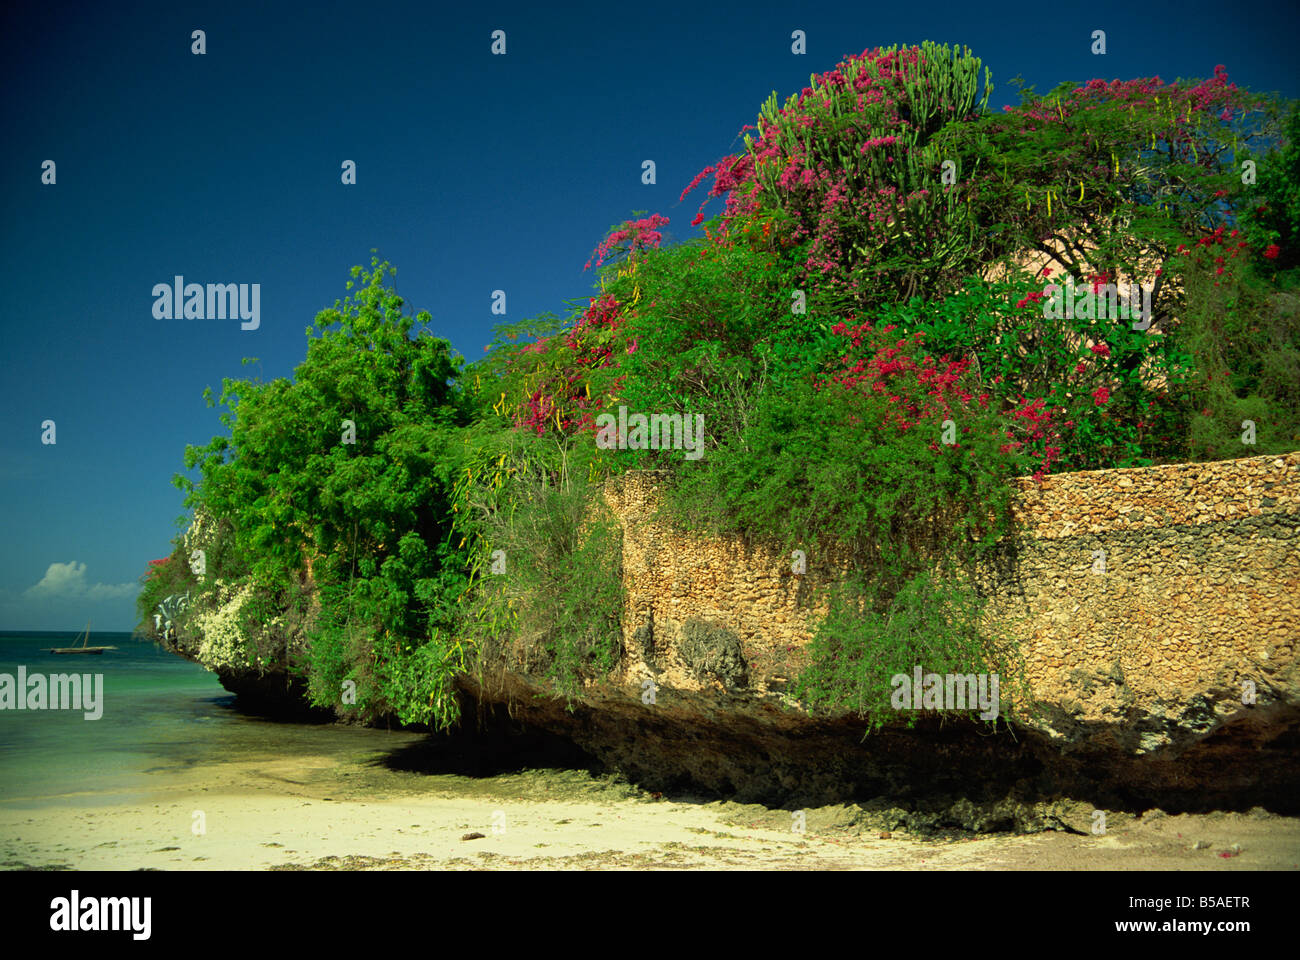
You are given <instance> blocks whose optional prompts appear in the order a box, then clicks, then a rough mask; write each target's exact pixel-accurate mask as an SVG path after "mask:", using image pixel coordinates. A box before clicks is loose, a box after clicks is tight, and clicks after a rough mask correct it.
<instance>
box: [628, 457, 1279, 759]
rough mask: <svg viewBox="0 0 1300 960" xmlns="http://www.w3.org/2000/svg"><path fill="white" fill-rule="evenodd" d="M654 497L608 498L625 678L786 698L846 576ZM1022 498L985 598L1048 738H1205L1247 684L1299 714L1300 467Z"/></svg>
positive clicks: (1239, 469) (1031, 490) (1215, 466)
mask: <svg viewBox="0 0 1300 960" xmlns="http://www.w3.org/2000/svg"><path fill="white" fill-rule="evenodd" d="M664 481H665V478H664V477H663V476H662V475H660V474H656V473H652V472H645V473H634V474H629V475H626V476H624V477H621V478H619V479H618V480H617V481H614V482H612V483H610V484H609V486H608V487H607V488H606V500H607V502H608V503H609V505H610V507H611V509H612V510H613V512H614V514H615V516H616V517H617V518H618V519H619V520H620V521H621V523H622V525H623V530H624V538H623V569H624V578H625V586H626V593H627V608H626V611H625V617H624V643H625V649H626V653H627V656H626V658H625V663H624V668H623V670H624V675H623V677H622V678H621V679H622V681H623V682H624V683H641V682H643V680H644V678H646V677H654V678H655V679H656V682H657V683H660V684H664V683H666V684H669V685H671V686H672V687H673V688H675V689H678V690H683V691H690V690H697V691H707V690H710V689H712V690H714V691H717V692H722V690H724V689H725V690H728V691H730V692H733V693H735V692H738V691H743V692H744V694H745V695H746V696H750V695H758V696H767V695H776V696H782V695H783V691H784V690H785V689H786V686H787V684H788V682H789V681H790V680H791V679H792V678H793V677H794V676H796V675H797V673H798V671H799V670H801V669H802V667H803V666H804V665H805V664H806V663H807V649H808V645H809V643H810V641H811V638H812V634H813V631H814V630H815V628H816V623H817V620H818V618H819V617H820V616H821V615H823V614H824V612H825V597H826V593H827V590H828V589H829V588H830V587H831V586H832V585H833V584H834V583H835V582H836V580H837V579H838V577H839V575H840V571H841V569H842V567H841V564H840V563H839V562H837V560H836V559H835V558H834V557H833V556H826V555H823V554H820V553H819V551H818V549H817V547H816V545H815V544H810V545H807V546H806V547H805V548H804V551H805V552H806V555H807V557H806V564H807V569H806V573H804V574H802V575H797V574H795V573H794V572H793V570H792V566H793V565H794V559H795V558H792V557H791V556H789V555H786V554H777V553H775V552H774V551H771V550H764V549H762V548H757V547H748V548H747V547H746V546H744V545H742V544H740V543H738V542H732V541H725V540H718V539H713V538H709V537H702V536H695V535H688V534H684V533H680V532H677V531H674V530H672V529H670V528H669V527H667V526H666V525H665V524H663V523H660V522H658V521H656V520H655V519H654V511H655V507H656V505H657V503H658V502H659V498H660V495H661V488H660V487H661V484H662V483H663V482H664ZM1017 486H1018V491H1019V495H1018V498H1017V504H1016V510H1017V513H1018V515H1019V516H1020V517H1021V518H1022V519H1023V521H1024V527H1023V531H1022V533H1021V534H1020V535H1019V536H1018V537H1017V538H1016V540H1015V541H1014V542H1013V543H1010V544H1007V545H1006V546H1007V548H1008V549H1007V551H1006V555H1005V557H1004V558H1003V559H1002V560H1001V561H1000V562H999V563H998V564H997V565H996V566H992V565H991V566H990V567H989V568H987V569H985V570H983V571H981V579H982V581H983V582H982V586H983V587H984V588H985V589H986V590H987V591H988V592H989V594H990V597H991V602H990V605H989V608H988V616H989V617H990V620H991V621H992V622H993V624H994V625H995V626H997V627H998V628H1000V629H1001V630H1002V632H1003V633H1004V634H1006V635H1009V636H1011V637H1012V638H1014V639H1015V640H1017V641H1018V643H1019V646H1020V649H1021V652H1022V653H1023V655H1024V659H1025V665H1026V670H1027V679H1028V681H1029V683H1030V688H1031V690H1032V693H1033V695H1034V697H1035V698H1036V699H1039V700H1042V701H1046V702H1048V703H1051V704H1053V705H1054V706H1055V707H1057V708H1058V709H1057V710H1055V711H1054V716H1055V718H1056V719H1054V720H1052V721H1051V722H1052V723H1054V724H1061V723H1063V722H1068V721H1069V720H1078V721H1088V722H1092V721H1101V722H1106V721H1111V722H1118V721H1120V720H1123V719H1124V718H1125V717H1137V716H1151V715H1152V714H1154V715H1156V716H1162V715H1167V716H1168V717H1169V719H1170V720H1173V721H1175V723H1176V725H1178V726H1181V727H1186V726H1187V725H1188V724H1190V725H1191V726H1193V727H1195V726H1196V725H1197V724H1203V725H1204V727H1205V728H1206V729H1208V728H1210V727H1213V726H1215V725H1216V724H1217V723H1218V722H1221V721H1223V720H1225V719H1228V718H1229V717H1230V715H1233V714H1235V713H1237V712H1239V711H1241V710H1242V709H1244V708H1243V706H1242V703H1241V701H1242V690H1243V681H1245V680H1251V681H1253V683H1254V684H1255V686H1256V688H1257V691H1258V701H1259V704H1260V705H1265V704H1269V703H1273V702H1280V701H1291V702H1294V697H1295V693H1296V685H1297V684H1296V681H1297V675H1296V674H1297V671H1296V667H1295V652H1296V643H1297V638H1298V637H1300V626H1298V624H1300V453H1291V454H1287V455H1283V456H1264V457H1250V458H1246V459H1241V460H1228V461H1219V462H1216V463H1197V464H1179V465H1171V466H1160V467H1146V468H1139V469H1129V470H1101V471H1090V472H1086V473H1074V474H1065V475H1060V476H1055V477H1049V478H1048V479H1047V480H1046V481H1045V482H1044V483H1043V484H1042V485H1041V486H1040V485H1038V484H1035V483H1034V481H1032V480H1029V479H1025V480H1021V481H1017ZM684 637H685V638H686V639H687V640H688V641H689V642H686V643H683V638H684ZM700 638H704V639H705V640H707V639H708V638H718V639H717V642H716V643H714V644H713V646H712V647H710V646H709V645H708V644H707V643H705V642H704V640H701V639H700ZM728 644H730V645H731V646H732V647H734V648H735V649H734V650H732V649H724V648H725V647H727V645H728ZM700 650H708V651H711V654H710V656H709V657H703V656H702V655H701V654H700V653H699V652H698V651H700ZM737 661H739V663H740V664H741V666H740V667H739V668H737V667H736V665H735V664H736V662H737ZM722 662H725V663H728V664H731V666H729V667H727V668H726V669H723V668H721V667H719V666H718V663H722ZM1046 729H1047V732H1048V733H1050V734H1057V733H1058V732H1059V731H1057V730H1054V729H1052V728H1051V727H1050V726H1048V727H1047V728H1046ZM1141 737H1142V739H1141V743H1140V744H1135V748H1136V749H1137V750H1138V751H1139V752H1143V751H1145V750H1148V749H1154V748H1156V747H1157V746H1160V745H1163V744H1164V743H1166V742H1167V734H1166V733H1164V732H1161V731H1160V729H1159V728H1158V727H1157V728H1153V729H1152V730H1151V731H1150V732H1149V733H1147V734H1142V735H1141Z"/></svg>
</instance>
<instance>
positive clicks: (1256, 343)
mask: <svg viewBox="0 0 1300 960" xmlns="http://www.w3.org/2000/svg"><path fill="white" fill-rule="evenodd" d="M1198 259H1199V260H1204V261H1207V262H1209V263H1211V264H1212V261H1210V260H1209V257H1208V256H1207V255H1201V256H1200V257H1197V256H1192V257H1189V258H1188V262H1187V264H1186V268H1185V269H1184V270H1183V271H1182V274H1181V277H1182V281H1183V285H1184V290H1185V295H1184V297H1183V302H1182V305H1181V306H1180V308H1179V313H1180V316H1179V320H1180V323H1179V326H1178V329H1177V331H1176V337H1177V339H1178V341H1179V343H1180V344H1182V345H1183V348H1184V349H1186V350H1187V351H1188V352H1189V353H1190V354H1191V355H1192V356H1193V358H1194V363H1193V373H1192V375H1191V377H1190V379H1189V380H1188V382H1187V383H1186V384H1185V385H1184V386H1182V387H1181V388H1179V389H1177V390H1175V391H1173V395H1172V397H1171V398H1170V400H1171V403H1172V404H1173V405H1174V406H1175V408H1176V412H1175V419H1174V422H1173V424H1172V425H1171V426H1170V427H1169V429H1170V430H1171V432H1172V433H1174V437H1173V438H1172V439H1173V440H1174V444H1173V446H1174V447H1175V449H1176V450H1177V451H1178V452H1179V454H1180V457H1179V459H1191V460H1214V459H1223V458H1231V457H1245V456H1252V455H1255V454H1267V453H1286V452H1289V451H1292V450H1295V449H1298V448H1300V295H1297V293H1295V292H1293V291H1279V290H1277V289H1276V287H1275V286H1274V285H1272V284H1271V283H1268V282H1266V281H1264V280H1262V279H1261V278H1260V277H1259V276H1258V274H1257V273H1256V272H1255V271H1254V269H1253V268H1252V267H1251V266H1250V265H1249V264H1242V265H1241V266H1239V267H1237V268H1236V269H1234V270H1229V271H1225V272H1224V273H1222V274H1217V273H1215V272H1214V270H1213V269H1212V268H1207V267H1206V266H1205V264H1204V263H1198V262H1197V260H1198ZM1247 420H1249V421H1251V422H1253V423H1254V425H1255V443H1254V445H1253V446H1252V445H1247V444H1244V443H1243V436H1244V434H1245V430H1244V426H1245V424H1244V421H1247Z"/></svg>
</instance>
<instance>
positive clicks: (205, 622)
mask: <svg viewBox="0 0 1300 960" xmlns="http://www.w3.org/2000/svg"><path fill="white" fill-rule="evenodd" d="M252 595H253V587H252V585H251V584H248V585H246V586H244V587H242V588H239V589H238V590H236V589H235V588H234V587H233V586H232V585H230V584H226V583H223V582H222V581H220V580H219V581H217V584H216V591H215V595H214V599H215V601H216V606H215V607H212V608H208V609H204V610H203V611H201V612H199V613H198V614H197V615H196V616H195V618H194V622H193V631H194V632H195V633H196V634H198V636H199V637H200V638H201V639H200V641H199V649H198V655H197V657H198V661H199V663H201V664H202V665H203V666H204V667H206V668H207V669H209V670H211V671H213V672H214V673H215V672H217V671H218V670H233V669H236V668H243V667H247V666H248V665H249V661H250V654H249V650H250V649H251V647H250V644H249V638H248V637H247V636H245V634H244V629H243V626H242V625H241V620H242V617H241V614H242V612H243V608H244V604H245V603H247V602H248V600H249V598H250V597H251V596H252Z"/></svg>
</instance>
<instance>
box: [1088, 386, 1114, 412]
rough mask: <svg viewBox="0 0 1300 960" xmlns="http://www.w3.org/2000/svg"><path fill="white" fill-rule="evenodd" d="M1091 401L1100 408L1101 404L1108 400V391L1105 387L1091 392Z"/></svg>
mask: <svg viewBox="0 0 1300 960" xmlns="http://www.w3.org/2000/svg"><path fill="white" fill-rule="evenodd" d="M1092 400H1093V403H1095V404H1096V405H1097V406H1099V407H1100V406H1101V405H1102V404H1103V403H1106V402H1107V401H1108V400H1110V391H1109V390H1107V389H1106V388H1105V387H1098V388H1097V389H1096V390H1094V391H1092Z"/></svg>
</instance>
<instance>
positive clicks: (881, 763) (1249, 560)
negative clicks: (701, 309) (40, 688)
mask: <svg viewBox="0 0 1300 960" xmlns="http://www.w3.org/2000/svg"><path fill="white" fill-rule="evenodd" d="M665 482H666V478H665V477H664V476H662V475H659V474H655V473H636V474H629V475H626V476H624V477H622V478H620V479H619V480H618V481H616V482H613V483H611V484H610V485H609V486H608V487H607V488H606V500H607V502H608V504H609V506H610V508H611V510H612V511H613V513H614V515H615V517H616V518H617V519H618V520H619V522H620V524H621V526H622V531H623V536H622V547H621V549H622V556H621V557H619V558H611V561H612V562H613V561H616V560H617V561H621V564H622V570H623V576H624V586H625V595H626V607H625V612H624V617H623V655H622V658H621V662H620V665H619V667H618V669H617V671H616V672H615V673H614V674H612V675H610V676H608V677H606V678H604V679H602V680H600V681H597V682H591V683H589V684H588V685H587V687H586V688H585V689H584V691H583V695H582V697H581V699H580V700H577V701H575V702H573V703H571V704H567V705H566V703H565V702H564V701H562V700H557V699H556V698H555V697H554V695H553V693H552V692H551V688H550V685H549V684H548V682H547V681H546V680H545V679H544V678H543V677H540V676H536V675H533V674H530V673H529V672H528V671H527V670H526V669H525V668H524V667H523V666H522V664H512V663H498V664H493V665H491V666H490V668H489V669H485V670H483V671H481V672H480V673H479V675H477V676H466V677H463V678H462V679H461V681H460V685H461V690H462V694H463V696H464V698H465V699H464V704H465V707H466V714H465V715H466V723H465V724H464V726H465V727H466V732H465V733H464V734H463V736H468V737H471V738H473V737H474V736H480V735H481V733H482V730H483V729H487V730H489V731H490V732H491V733H492V736H493V737H494V738H495V740H494V742H499V740H500V738H501V737H502V736H506V737H507V738H508V736H509V735H510V734H512V733H518V732H522V731H524V730H530V731H533V732H536V731H541V732H544V733H546V734H550V735H555V736H558V737H561V738H564V739H565V740H567V741H571V743H572V744H573V745H575V746H576V747H578V748H580V749H581V750H582V751H585V752H586V754H587V755H589V756H590V757H592V758H594V759H595V760H596V761H597V762H599V763H600V764H602V765H603V766H604V767H606V768H607V769H612V770H617V771H621V772H623V773H624V774H626V775H627V776H629V777H630V778H632V779H634V780H636V781H638V782H639V783H641V784H642V785H644V786H645V787H647V788H648V789H652V790H663V791H681V790H689V791H700V790H703V791H708V792H715V793H723V794H727V795H731V796H735V797H736V798H738V799H741V800H750V801H763V802H768V803H774V804H784V805H792V806H799V805H805V804H818V803H827V802H839V801H846V800H850V799H853V800H857V801H859V802H866V803H867V807H868V809H869V810H871V811H874V812H873V813H872V816H873V817H874V818H875V820H876V822H878V823H879V825H880V826H882V827H884V828H892V827H894V826H910V827H912V828H929V829H933V828H942V827H949V826H951V827H961V828H966V829H1010V828H1015V829H1028V830H1032V829H1041V828H1043V827H1062V826H1064V827H1068V828H1070V829H1078V830H1087V829H1088V828H1089V826H1090V824H1092V823H1095V821H1093V820H1092V819H1091V817H1092V811H1093V810H1094V809H1101V810H1109V811H1112V812H1119V811H1130V812H1132V811H1137V810H1142V809H1146V808H1149V807H1152V806H1159V807H1162V808H1164V809H1166V810H1168V811H1171V812H1173V811H1189V812H1194V811H1203V810H1209V809H1247V808H1249V807H1251V806H1256V805H1262V806H1265V807H1267V808H1269V809H1272V810H1274V811H1276V812H1280V813H1300V801H1298V800H1297V797H1300V793H1298V792H1297V790H1296V788H1297V786H1300V685H1298V683H1297V680H1298V678H1297V668H1296V659H1295V653H1296V643H1297V638H1298V636H1300V628H1298V627H1297V622H1298V618H1297V612H1300V600H1298V599H1297V597H1298V596H1300V590H1298V588H1300V453H1293V454H1289V455H1286V456H1282V457H1252V458H1246V459H1241V460H1231V461H1220V462H1215V463H1204V464H1180V465H1170V466H1161V467H1150V468H1142V469H1129V470H1108V471H1096V472H1089V473H1076V474H1067V475H1061V476H1055V477H1049V478H1048V479H1047V480H1046V481H1045V482H1044V483H1043V484H1041V485H1039V484H1036V483H1034V482H1033V481H1032V480H1024V481H1020V482H1019V485H1018V491H1017V508H1016V509H1017V512H1018V515H1019V516H1020V518H1021V520H1022V521H1023V522H1022V526H1021V532H1020V533H1019V534H1018V535H1017V537H1016V538H1014V540H1013V541H1012V542H1008V543H1006V544H1004V547H1005V549H1003V550H1002V551H1001V552H1000V555H999V556H998V558H997V559H996V560H995V561H993V562H990V563H989V564H988V565H987V566H986V567H984V568H982V569H981V570H980V571H979V574H978V580H979V586H980V587H981V589H982V590H983V591H984V592H985V594H986V595H987V596H988V597H989V600H990V603H989V604H988V607H987V616H988V618H989V619H990V623H991V625H992V626H995V627H997V628H998V629H999V631H1000V632H1001V633H1002V634H1003V635H1005V636H1008V637H1010V638H1012V639H1013V640H1014V641H1015V643H1016V644H1017V646H1018V647H1019V650H1020V653H1021V654H1022V655H1023V659H1024V674H1025V679H1026V681H1027V687H1028V691H1029V696H1030V698H1031V701H1032V704H1033V705H1034V706H1035V707H1036V711H1035V712H1034V713H1032V714H1029V715H1027V716H1025V717H1021V718H1020V719H1018V720H1017V721H1016V722H1015V723H1013V724H1012V725H1011V727H1010V728H1009V729H1006V730H1004V731H1003V732H999V733H997V734H990V733H989V732H988V730H987V728H986V727H984V726H981V725H980V724H978V723H976V722H975V721H974V720H973V719H972V720H969V721H968V720H965V719H958V720H956V721H954V720H952V719H947V720H943V719H940V718H938V717H937V716H936V715H933V714H926V713H924V712H922V713H921V714H920V715H919V719H918V720H917V722H916V724H915V725H914V726H913V727H911V728H907V727H905V726H903V725H898V726H891V727H887V728H886V729H884V730H882V731H880V732H878V733H875V734H872V735H871V736H869V737H865V738H864V727H863V725H862V724H861V722H859V721H856V720H855V719H854V718H853V717H851V716H841V717H829V718H827V717H815V716H811V715H810V714H809V713H808V712H807V711H806V710H804V709H803V707H802V705H801V704H799V703H797V702H796V701H794V700H793V699H792V698H791V696H790V693H789V685H790V681H791V679H792V678H793V677H795V676H797V674H798V672H799V671H800V670H801V669H802V668H803V666H804V665H806V663H807V658H808V648H809V645H810V643H811V640H812V636H813V632H814V631H815V629H816V624H817V621H818V618H819V617H820V616H822V615H823V614H824V612H825V609H826V606H825V601H826V595H827V591H828V589H829V588H830V587H831V586H832V585H833V584H834V583H835V581H836V579H837V577H838V576H839V575H840V572H841V568H840V566H839V565H838V564H837V563H836V561H835V559H834V557H833V556H822V555H820V554H819V552H818V549H817V546H816V545H815V544H810V545H808V547H807V549H806V550H804V551H803V557H802V558H800V557H795V558H792V557H791V556H789V555H787V554H784V553H777V552H775V551H772V550H765V549H764V548H762V547H760V546H755V545H753V544H742V543H738V542H730V541H721V540H717V539H712V538H708V537H701V536H697V535H690V534H686V533H683V532H681V531H678V530H675V529H673V528H671V527H670V526H668V525H666V524H664V523H662V522H661V521H660V520H659V519H658V518H657V515H656V507H657V505H658V503H659V502H660V498H661V495H662V492H663V491H662V484H663V483H665ZM800 560H802V562H799V561H800ZM179 652H182V653H184V652H185V651H184V650H182V651H179ZM221 679H222V682H223V683H224V684H225V685H226V686H227V688H228V689H231V690H232V691H235V692H237V693H239V694H240V695H241V698H251V700H252V701H253V702H254V703H256V704H257V705H258V706H260V707H262V708H264V709H265V708H268V707H274V705H275V704H276V702H277V701H278V702H281V703H300V702H301V690H300V689H297V688H295V687H294V686H293V685H292V684H286V683H285V682H284V679H283V677H280V678H279V679H278V680H277V679H276V678H275V677H274V675H272V676H271V677H270V679H268V678H267V677H266V676H262V677H254V676H252V675H251V674H250V675H244V674H243V673H242V672H240V671H239V670H234V669H228V670H225V671H224V672H222V673H221ZM473 717H477V718H478V720H479V724H478V727H479V729H478V731H477V732H476V731H475V730H473V729H472V728H473V727H474V723H473V721H472V720H471V719H470V718H473Z"/></svg>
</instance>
